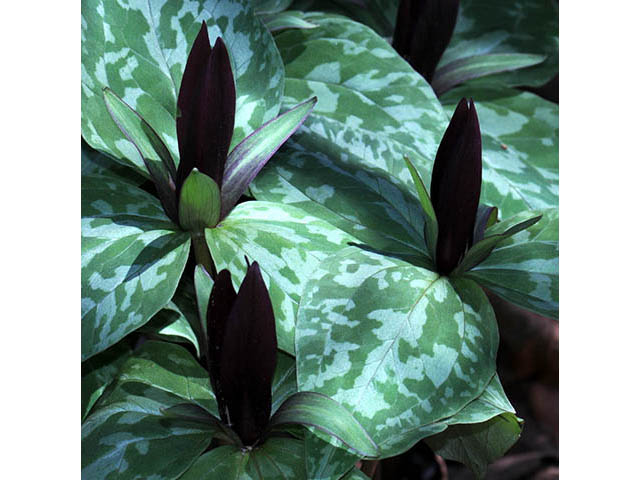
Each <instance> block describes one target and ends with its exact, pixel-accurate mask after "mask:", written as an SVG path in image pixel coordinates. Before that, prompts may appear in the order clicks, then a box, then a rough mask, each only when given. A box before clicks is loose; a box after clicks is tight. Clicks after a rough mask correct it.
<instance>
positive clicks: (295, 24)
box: [263, 10, 316, 32]
mask: <svg viewBox="0 0 640 480" xmlns="http://www.w3.org/2000/svg"><path fill="white" fill-rule="evenodd" d="M263 20H264V24H265V25H266V27H267V28H268V29H269V31H270V32H279V31H280V30H286V29H288V28H316V25H314V24H313V23H311V22H307V21H306V20H305V19H304V14H303V13H302V12H299V11H297V10H287V11H286V12H278V13H273V14H270V15H265V16H264V17H263Z"/></svg>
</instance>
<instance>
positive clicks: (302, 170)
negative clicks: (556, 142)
mask: <svg viewBox="0 0 640 480" xmlns="http://www.w3.org/2000/svg"><path fill="white" fill-rule="evenodd" d="M306 18H308V19H309V20H310V21H314V22H316V23H318V25H319V27H318V28H317V29H314V30H311V31H304V32H301V31H297V32H284V33H282V34H280V35H278V38H277V41H278V46H279V48H280V49H281V52H282V55H283V59H284V61H285V67H286V76H287V82H286V88H285V104H292V103H294V102H298V101H301V100H304V99H305V98H307V97H308V96H309V95H317V96H318V99H319V100H318V104H317V105H316V108H315V109H314V111H313V112H312V113H311V115H310V116H309V118H308V119H307V120H306V121H305V124H304V125H303V126H302V127H301V128H300V129H299V131H298V132H299V133H297V134H296V135H294V136H293V137H292V138H291V139H290V140H289V142H287V145H285V147H284V148H282V149H281V150H280V152H278V154H276V156H275V157H274V158H273V159H272V160H271V161H270V162H269V164H268V165H267V166H266V167H265V168H264V169H263V170H262V172H261V174H260V175H259V176H258V177H257V178H256V180H255V181H254V183H253V185H252V192H253V194H254V195H255V197H256V198H258V199H260V200H267V201H274V202H279V203H287V204H292V205H295V206H298V207H300V208H302V209H304V210H305V211H307V212H309V213H310V214H312V215H314V216H317V217H319V218H322V219H324V220H326V221H328V222H330V223H332V224H333V225H336V226H337V227H338V228H340V229H342V230H344V231H347V232H349V233H350V234H351V235H353V236H354V237H356V238H357V239H358V240H360V241H361V242H362V243H364V244H365V245H368V246H369V247H371V248H373V249H374V250H376V251H379V252H384V253H385V254H387V255H390V254H393V255H395V256H400V257H401V258H405V259H407V260H410V261H412V262H413V263H419V261H418V260H417V259H419V258H425V257H426V255H425V253H426V250H425V245H424V244H425V242H424V238H423V233H424V218H423V213H422V211H421V210H422V209H421V208H420V203H419V201H418V199H417V198H416V195H415V193H414V192H415V187H414V184H413V181H412V177H411V174H410V171H409V169H408V168H407V167H406V164H405V162H404V160H403V157H404V156H405V155H406V156H408V157H409V158H410V159H411V161H412V163H413V164H414V165H415V167H416V169H417V171H418V172H419V173H420V175H421V176H422V178H423V179H428V178H430V175H431V167H432V161H433V159H434V158H435V153H436V150H437V147H438V144H439V142H440V139H441V137H442V134H443V132H444V130H445V127H446V125H447V123H448V119H447V117H446V115H445V114H443V111H442V109H441V106H440V104H439V102H438V101H437V99H436V98H435V96H434V95H433V92H432V91H431V89H430V87H429V86H428V85H427V84H426V82H425V81H424V79H422V77H420V76H419V75H418V74H417V73H416V72H414V71H413V70H412V69H411V68H410V67H409V66H408V65H407V64H406V62H404V60H402V59H401V58H400V57H399V56H398V55H397V54H396V53H395V51H393V49H391V47H390V46H389V45H388V44H387V43H386V42H385V41H384V40H382V39H381V38H380V37H378V36H376V35H375V34H374V33H373V32H372V31H371V30H369V29H367V28H366V27H364V26H362V25H359V24H356V23H354V22H351V21H349V20H346V19H341V18H335V17H328V16H323V15H319V14H308V15H307V17H306ZM525 95H530V94H525ZM531 97H535V96H534V95H530V97H529V98H527V99H526V102H525V104H526V105H525V106H524V107H518V108H520V109H524V110H525V111H523V112H521V113H517V114H516V113H515V112H514V113H513V115H512V116H511V117H515V118H516V120H519V123H516V124H513V125H510V123H509V122H511V117H508V118H506V120H507V121H508V123H507V125H506V126H504V125H501V124H500V123H496V125H495V126H492V125H491V122H490V120H491V119H492V117H489V116H488V115H486V111H485V112H484V113H485V117H484V118H483V117H482V115H481V119H480V125H481V129H483V128H484V125H485V123H486V124H488V127H487V128H489V129H490V130H491V129H493V130H491V131H492V132H493V131H494V130H496V129H497V128H498V127H499V128H501V129H502V131H503V132H508V131H512V132H513V131H520V129H521V127H522V126H523V125H524V124H526V123H528V122H529V125H530V126H531V130H530V131H529V130H528V129H523V133H526V132H527V131H529V132H530V133H531V134H532V135H537V134H538V133H539V132H540V131H544V129H542V130H541V129H540V127H544V126H545V125H546V124H545V123H544V122H546V121H550V122H553V119H554V116H553V111H549V112H548V113H549V115H548V116H546V117H545V116H544V115H543V114H544V111H542V110H536V109H535V104H532V105H529V104H527V102H528V101H529V100H530V99H531ZM535 98H537V97H535ZM516 103H517V102H516ZM534 103H535V102H534ZM544 103H545V104H546V103H548V102H544ZM531 107H533V108H531ZM478 112H479V114H480V109H478ZM538 115H543V118H544V122H543V123H542V125H541V121H540V120H539V119H538V117H537V116H538ZM555 118H556V120H557V117H555ZM493 119H494V120H497V119H498V117H497V116H495V115H494V117H493ZM554 132H555V130H554ZM547 133H551V132H550V131H549V130H548V129H547ZM506 140H509V138H507V139H506ZM483 142H484V147H485V150H484V152H485V154H484V160H483V170H484V171H483V178H484V184H483V195H482V197H481V198H482V201H483V202H484V203H486V204H489V205H496V206H498V207H500V209H501V211H502V212H504V214H506V215H510V214H514V213H517V212H519V211H521V210H522V209H524V208H529V205H530V204H535V205H536V207H539V206H549V205H556V204H557V182H555V180H554V179H557V150H556V155H555V159H554V158H552V157H550V156H549V155H553V152H549V155H547V156H545V153H544V152H545V150H544V149H542V150H541V152H542V153H540V154H536V156H535V157H533V156H532V155H533V150H530V151H531V155H529V154H527V155H521V154H519V152H513V154H512V153H511V152H507V153H505V151H504V150H503V149H502V148H501V147H500V142H499V141H498V140H496V139H495V138H494V139H493V140H492V141H488V140H486V138H485V139H483ZM543 142H544V141H543V140H539V141H537V143H538V144H540V145H541V144H542V143H543ZM534 143H536V140H535V139H532V140H531V145H532V148H533V144H534ZM487 145H488V146H489V147H488V149H487ZM492 145H493V146H492ZM493 147H496V148H497V150H496V149H495V148H493ZM552 150H553V147H552ZM487 152H489V153H487ZM525 161H526V162H527V163H525ZM554 162H555V165H556V170H554V169H553V168H554V167H553V164H554ZM554 183H555V186H554ZM554 191H555V192H556V193H555V194H554V193H553V192H554ZM423 262H424V260H423ZM423 264H424V263H423ZM424 265H425V266H428V264H424Z"/></svg>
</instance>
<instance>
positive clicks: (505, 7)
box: [438, 0, 558, 86]
mask: <svg viewBox="0 0 640 480" xmlns="http://www.w3.org/2000/svg"><path fill="white" fill-rule="evenodd" d="M486 53H533V54H540V55H545V56H546V57H547V59H546V60H545V61H544V62H543V63H541V64H540V65H537V66H534V67H530V68H526V69H523V70H516V71H514V72H508V73H503V74H500V75H498V76H493V77H491V78H492V81H493V82H494V83H495V82H501V83H504V84H507V85H513V86H515V85H535V86H540V85H542V84H544V83H546V82H547V81H548V80H550V79H551V78H552V77H553V76H554V75H555V74H557V73H558V3H557V2H553V1H551V2H541V1H540V0H513V1H509V2H496V1H494V0H461V1H460V11H459V14H458V22H457V24H456V29H455V30H454V32H453V37H452V38H451V42H450V43H449V47H448V48H447V50H446V51H445V53H444V55H443V56H442V58H441V59H440V63H439V64H438V67H439V68H440V67H443V66H445V65H447V64H448V63H450V62H452V61H454V60H457V59H460V58H463V57H467V56H470V55H481V54H486Z"/></svg>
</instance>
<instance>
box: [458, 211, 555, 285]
mask: <svg viewBox="0 0 640 480" xmlns="http://www.w3.org/2000/svg"><path fill="white" fill-rule="evenodd" d="M541 218H542V215H538V216H537V217H533V218H530V219H528V220H525V221H524V222H520V223H518V224H516V225H514V226H513V227H511V228H509V229H508V230H506V231H505V232H504V233H499V234H496V235H490V236H488V237H486V238H483V239H482V240H480V241H479V242H478V243H476V244H475V245H473V246H472V247H471V248H470V249H469V250H468V251H467V253H466V254H465V256H464V258H463V259H462V262H460V265H458V266H457V267H456V269H455V270H454V271H453V272H452V273H451V274H452V275H460V274H461V273H464V272H466V271H468V270H471V269H472V268H473V267H475V266H476V265H478V264H479V263H481V262H482V261H483V260H485V259H486V258H487V257H488V256H489V255H491V252H492V251H493V249H494V248H496V246H497V245H498V243H500V242H501V241H503V240H505V239H507V238H509V237H512V236H513V235H515V234H516V233H518V232H521V231H522V230H526V229H527V228H529V227H530V226H531V225H533V224H535V223H537V222H538V221H539V220H540V219H541Z"/></svg>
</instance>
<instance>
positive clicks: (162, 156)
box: [102, 87, 177, 222]
mask: <svg viewBox="0 0 640 480" xmlns="http://www.w3.org/2000/svg"><path fill="white" fill-rule="evenodd" d="M102 94H103V97H104V103H105V105H106V107H107V111H108V112H109V115H110V116H111V118H112V119H113V121H114V122H115V124H116V125H117V126H118V128H119V129H120V131H121V132H122V133H123V135H124V136H125V137H126V138H127V140H129V141H130V142H131V143H132V144H133V146H134V147H136V150H137V151H138V153H139V154H140V157H142V161H143V162H144V164H145V167H146V168H147V171H148V172H149V175H150V177H151V179H152V180H153V183H154V184H155V186H156V189H157V191H158V196H159V197H160V202H161V203H162V207H163V208H164V210H165V212H166V214H167V216H168V217H169V218H170V219H171V220H172V221H174V222H175V221H176V220H177V210H176V194H175V192H176V166H175V163H174V162H173V157H171V154H170V153H169V149H168V148H167V146H166V145H165V144H164V142H163V141H162V140H161V139H160V137H159V136H158V134H157V133H156V132H155V130H154V129H153V128H152V127H151V125H149V123H148V122H147V121H146V120H145V119H144V118H142V116H140V114H138V112H136V111H135V110H134V109H133V108H131V107H130V106H129V105H128V104H127V103H126V102H125V101H124V100H122V98H120V97H119V96H118V95H116V94H115V93H114V91H113V90H111V89H110V88H109V87H105V88H103V89H102Z"/></svg>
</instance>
